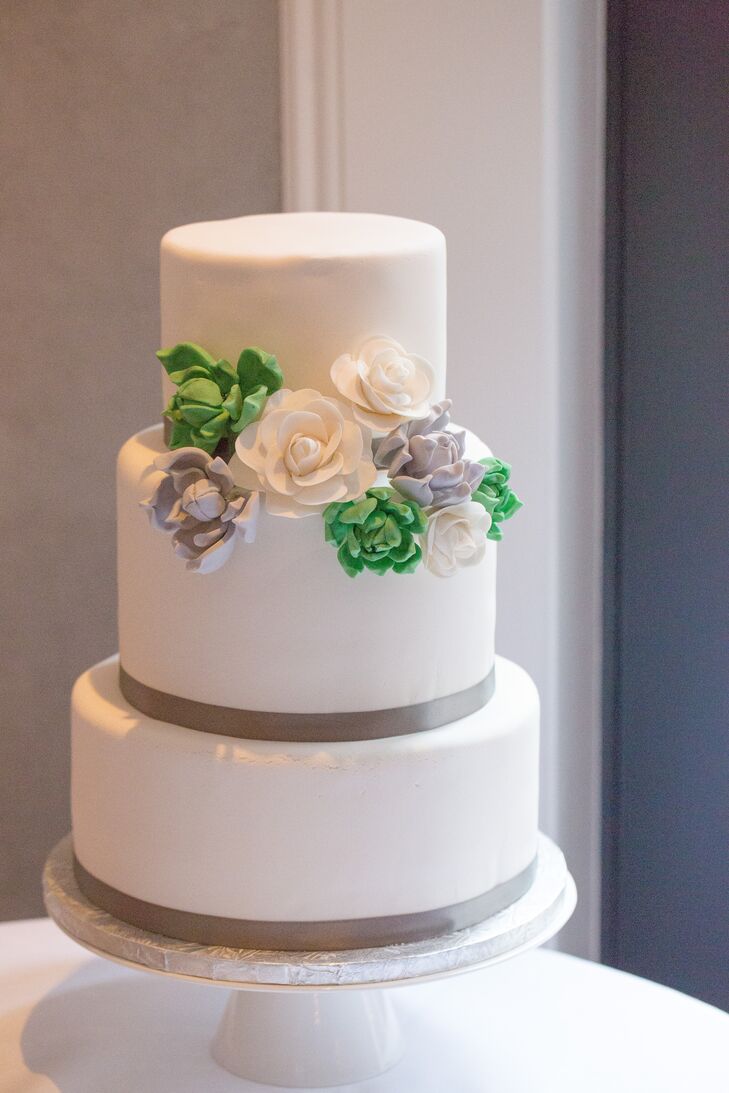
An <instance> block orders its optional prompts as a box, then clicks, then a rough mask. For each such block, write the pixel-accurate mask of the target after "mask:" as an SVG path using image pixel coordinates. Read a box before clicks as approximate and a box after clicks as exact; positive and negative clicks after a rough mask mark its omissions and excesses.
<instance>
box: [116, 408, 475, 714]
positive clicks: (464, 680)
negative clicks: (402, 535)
mask: <svg viewBox="0 0 729 1093" xmlns="http://www.w3.org/2000/svg"><path fill="white" fill-rule="evenodd" d="M165 450H166V449H165V447H164V442H163V439H162V428H161V426H154V427H152V428H150V429H147V430H145V431H144V432H142V433H138V434H137V435H136V436H134V437H132V438H131V440H129V441H128V442H127V443H126V444H125V445H124V447H123V448H122V450H121V453H120V456H119V474H118V486H117V490H118V494H117V495H118V536H119V539H118V544H119V551H118V578H119V645H120V653H121V660H122V663H123V665H124V668H125V669H126V671H127V672H128V673H129V674H130V675H131V676H133V677H134V678H135V679H136V680H138V681H139V682H141V683H144V684H147V685H148V686H150V687H154V688H156V689H157V690H160V691H165V692H167V693H169V694H173V695H178V696H180V697H182V698H189V699H194V700H196V701H199V702H207V703H211V704H214V705H218V706H231V707H235V708H240V709H249V710H271V711H288V712H293V713H330V712H338V711H348V710H373V709H389V708H390V707H394V706H408V705H412V704H415V703H419V702H428V701H430V700H431V699H434V698H441V697H443V696H445V695H450V694H454V693H456V692H458V691H461V690H465V689H466V688H468V687H472V686H473V685H474V684H476V683H478V682H480V681H481V680H482V679H484V677H485V676H487V675H488V673H489V672H490V671H491V668H492V667H493V661H494V625H495V577H496V544H495V543H492V542H488V543H486V547H485V553H484V557H483V559H482V560H481V561H480V562H479V564H478V565H475V566H472V567H468V568H464V569H462V570H461V571H459V572H458V573H457V574H456V576H455V577H453V578H452V579H450V580H443V579H442V578H441V577H438V576H435V575H434V574H432V573H430V572H428V571H427V569H425V568H424V567H421V568H420V569H418V570H417V571H416V572H415V573H413V574H407V575H403V576H396V575H393V574H386V575H385V576H378V575H377V574H374V573H369V572H367V573H363V574H361V575H360V576H358V577H357V578H356V579H355V580H352V579H351V578H349V577H347V576H346V574H345V573H344V572H343V570H342V569H341V567H340V566H339V564H338V563H337V557H336V554H335V552H334V551H333V550H332V547H331V546H330V545H329V544H328V543H326V542H325V540H324V523H323V520H322V519H321V517H320V516H312V517H307V518H305V519H302V520H288V519H285V518H281V517H274V516H267V517H266V519H262V520H260V522H259V527H258V532H257V536H256V541H255V542H254V543H238V544H236V547H235V550H234V551H233V553H232V555H231V557H230V558H229V560H228V561H227V562H226V564H225V566H223V567H222V568H221V569H219V570H217V571H216V572H213V573H207V574H204V575H201V574H199V573H192V572H190V571H189V570H187V569H186V568H185V563H184V561H182V559H180V558H179V557H177V556H176V555H175V554H174V553H173V551H172V550H171V548H170V542H169V539H168V538H167V537H166V536H165V535H162V534H160V533H159V532H158V531H155V530H154V528H152V527H151V526H150V523H149V520H148V518H147V514H146V513H145V512H144V511H143V509H141V508H140V505H139V502H140V501H141V500H142V499H143V498H145V497H146V496H147V495H148V494H149V492H150V486H149V476H150V470H151V468H152V463H153V460H154V458H155V456H156V455H159V454H160V453H161V452H163V451H165ZM469 450H471V451H472V453H473V458H480V457H481V456H483V455H486V454H487V452H488V450H487V449H486V447H485V446H484V445H482V444H480V442H478V441H477V440H476V439H475V438H472V437H470V438H469ZM231 469H232V470H233V473H234V477H235V476H236V475H237V473H238V471H237V469H236V466H235V460H234V461H233V463H231ZM239 469H240V468H239ZM242 469H243V470H245V468H242Z"/></svg>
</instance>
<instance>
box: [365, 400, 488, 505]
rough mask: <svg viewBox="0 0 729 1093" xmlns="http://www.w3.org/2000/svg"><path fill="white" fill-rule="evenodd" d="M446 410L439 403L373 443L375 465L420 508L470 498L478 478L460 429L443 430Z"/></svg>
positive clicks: (480, 472)
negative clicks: (467, 455)
mask: <svg viewBox="0 0 729 1093" xmlns="http://www.w3.org/2000/svg"><path fill="white" fill-rule="evenodd" d="M450 408H451V402H450V399H443V401H442V402H439V403H436V405H435V406H433V407H432V408H431V410H430V412H429V413H428V414H427V415H426V416H425V417H422V418H418V420H417V421H409V422H408V423H407V424H403V425H400V426H398V428H397V429H394V430H393V431H392V432H391V433H388V435H387V436H385V437H383V438H382V440H378V441H375V442H374V444H373V457H374V461H375V466H377V467H379V468H380V469H382V470H387V475H388V478H389V479H390V481H391V482H392V484H393V486H394V487H395V489H396V490H397V491H398V493H401V494H402V496H403V497H407V498H409V499H410V500H411V501H416V502H417V503H418V504H419V505H420V506H421V508H424V509H442V508H444V507H445V506H446V505H457V504H458V503H459V502H461V501H466V500H470V497H471V494H472V493H473V491H474V490H475V489H476V487H477V486H478V485H479V483H480V482H481V479H482V478H483V476H484V468H483V467H482V466H481V464H480V463H475V462H474V461H473V460H471V459H466V458H465V451H466V433H465V430H464V429H457V430H453V431H450V430H446V426H447V425H448V423H449V421H450V413H449V411H450Z"/></svg>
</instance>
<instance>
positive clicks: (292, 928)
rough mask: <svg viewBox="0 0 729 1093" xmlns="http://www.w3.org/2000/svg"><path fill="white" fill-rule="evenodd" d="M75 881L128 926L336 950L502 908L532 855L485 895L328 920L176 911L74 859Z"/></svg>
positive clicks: (456, 923)
mask: <svg viewBox="0 0 729 1093" xmlns="http://www.w3.org/2000/svg"><path fill="white" fill-rule="evenodd" d="M73 866H74V873H75V876H76V882H77V884H78V886H79V888H80V890H81V892H82V893H83V895H84V896H85V897H86V898H87V899H88V900H90V902H91V903H93V904H95V905H96V906H97V907H100V908H101V909H102V910H103V911H106V912H107V913H108V914H110V915H113V916H114V918H118V919H121V920H122V922H126V923H128V924H129V925H131V926H136V927H137V928H138V929H140V930H146V931H147V932H149V933H153V934H161V935H163V936H164V937H170V938H176V939H177V940H179V941H189V942H193V943H194V944H196V945H222V946H225V947H226V948H231V949H265V950H278V951H280V952H336V951H340V950H343V949H370V948H376V947H378V946H381V945H404V944H406V943H408V942H412V941H424V940H425V939H427V938H430V937H437V936H439V935H441V934H449V933H453V932H454V931H456V930H465V929H466V928H467V927H469V926H474V925H475V924H476V923H478V922H483V921H484V919H487V918H490V917H491V915H496V914H498V913H499V911H503V910H504V909H505V908H506V907H508V906H509V905H510V904H512V903H515V902H516V900H518V899H520V898H521V897H522V896H523V895H524V894H525V893H526V892H527V891H528V889H529V888H530V887H531V884H532V882H533V880H534V876H535V874H536V867H537V860H536V858H535V859H534V860H533V861H532V862H531V863H530V864H529V865H528V866H527V867H526V869H524V870H522V872H521V873H518V874H517V876H515V877H512V878H511V879H510V880H507V881H504V882H503V883H502V884H497V885H496V887H495V888H491V889H490V890H489V891H488V892H485V893H484V894H483V895H480V896H476V897H475V898H473V899H468V900H464V901H463V902H462V903H454V904H451V905H450V906H448V907H439V908H436V909H435V910H430V911H414V912H412V913H408V914H398V915H383V916H381V917H375V918H356V919H339V920H333V921H331V922H327V921H322V922H264V921H257V920H256V921H254V920H250V919H239V918H224V917H222V916H220V915H205V914H200V913H198V912H195V911H179V910H175V909H173V908H171V907H162V906H160V905H158V904H156V903H148V902H147V901H146V900H142V899H137V898H136V897H135V896H129V895H127V894H126V893H125V892H121V891H119V889H117V888H113V887H112V886H111V885H109V884H106V883H105V882H104V881H102V880H99V879H98V878H97V877H95V876H93V875H92V874H91V873H89V872H88V871H87V870H86V869H85V868H84V866H83V865H82V864H81V862H80V861H79V860H78V858H76V857H75V855H74V859H73Z"/></svg>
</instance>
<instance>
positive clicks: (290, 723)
mask: <svg viewBox="0 0 729 1093" xmlns="http://www.w3.org/2000/svg"><path fill="white" fill-rule="evenodd" d="M119 687H120V690H121V693H122V694H123V695H124V698H126V700H127V702H128V703H129V704H130V706H134V708H135V709H136V710H139V711H140V713H144V714H146V715H147V716H148V717H153V718H154V719H155V720H156V721H167V722H169V723H170V724H172V725H181V726H183V727H184V728H187V729H197V730H198V731H199V732H210V733H217V734H219V735H220V736H234V737H237V738H238V739H241V740H272V741H273V740H279V741H284V742H287V743H311V744H318V743H320V744H330V743H334V742H336V741H339V742H344V741H349V742H351V741H356V740H382V739H384V738H386V737H389V736H407V735H409V734H410V733H415V732H426V731H427V730H428V729H437V728H439V727H440V726H441V725H447V724H448V723H449V722H451V721H459V720H460V719H461V718H462V717H467V716H468V715H469V714H472V713H475V712H476V710H480V709H481V707H482V706H485V705H486V703H487V702H488V701H489V699H490V698H491V696H492V695H493V693H494V689H495V669H494V668H492V669H491V671H490V672H489V674H488V675H487V676H486V677H485V678H484V679H482V680H480V681H479V682H478V683H475V684H474V685H473V686H472V687H467V688H466V689H465V690H462V691H457V692H456V693H455V694H451V695H444V696H443V697H442V698H433V699H431V700H430V701H429V702H418V703H416V704H414V705H412V706H394V707H393V708H392V709H388V710H351V711H345V712H343V713H281V712H276V711H268V710H239V709H235V708H233V707H232V706H216V705H213V704H211V703H208V702H198V701H196V700H195V699H192V698H182V697H180V696H179V695H173V694H168V693H167V692H166V691H158V690H157V688H156V687H150V686H149V685H148V684H147V683H141V682H140V681H139V680H138V679H135V678H134V676H131V675H129V673H128V672H127V671H126V670H125V669H124V667H123V666H122V665H120V666H119Z"/></svg>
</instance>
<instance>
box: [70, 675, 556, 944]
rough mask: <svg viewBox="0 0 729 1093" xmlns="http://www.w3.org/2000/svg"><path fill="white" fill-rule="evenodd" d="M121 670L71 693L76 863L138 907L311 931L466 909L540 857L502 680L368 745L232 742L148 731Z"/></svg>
mask: <svg viewBox="0 0 729 1093" xmlns="http://www.w3.org/2000/svg"><path fill="white" fill-rule="evenodd" d="M117 671H118V662H117V659H116V658H111V659H110V660H107V661H105V662H103V663H102V664H99V665H97V666H96V667H94V668H92V669H91V670H90V671H88V672H86V673H85V674H84V675H83V676H81V677H80V679H79V680H78V681H77V683H76V686H75V689H74V694H73V769H72V808H73V832H74V844H75V850H76V854H77V856H78V858H79V860H80V862H81V864H82V865H83V866H84V867H85V869H87V870H88V871H89V872H90V873H91V874H93V875H94V876H95V877H97V878H98V879H99V880H101V881H103V882H105V883H106V884H108V885H112V886H113V887H115V888H117V889H119V890H121V891H122V892H125V893H127V894H128V895H131V896H135V897H137V898H138V899H142V900H147V901H149V902H151V903H155V904H160V905H162V906H163V907H170V908H177V909H180V910H184V911H191V912H200V913H204V914H208V915H222V916H232V917H239V918H244V919H255V920H271V921H284V922H285V921H287V920H293V921H310V920H315V921H317V920H336V919H350V918H355V919H356V918H366V917H368V916H379V915H395V914H407V913H412V912H417V911H424V910H429V909H433V908H440V907H444V906H449V905H451V904H455V903H460V902H462V901H464V900H468V899H471V898H473V897H475V896H478V895H480V894H482V893H484V892H487V891H489V890H490V889H491V888H493V887H494V886H496V885H498V884H500V883H503V882H504V881H506V880H508V879H509V878H511V877H514V876H516V875H517V874H518V873H520V872H521V871H522V870H524V869H525V868H526V867H527V866H528V865H529V863H530V862H531V860H532V858H533V857H534V854H535V850H536V840H537V795H538V738H539V729H538V721H539V708H538V697H537V692H536V689H535V687H534V684H533V683H532V681H531V680H530V678H529V676H528V675H527V674H526V673H525V672H524V671H523V670H522V669H521V668H519V667H517V666H516V665H515V664H512V663H511V662H509V661H506V660H503V659H501V658H498V659H497V664H496V691H495V694H494V697H493V698H492V699H491V701H490V702H489V703H488V705H487V706H485V707H483V708H482V709H481V710H479V711H478V712H477V713H475V714H471V715H470V716H468V717H466V718H463V719H462V720H460V721H456V722H453V723H452V724H450V725H446V726H443V727H441V728H438V729H433V730H430V731H428V732H422V733H415V734H413V735H411V736H401V737H394V738H391V739H388V740H374V741H365V742H358V743H336V744H327V745H320V744H281V743H265V742H256V741H245V742H244V741H236V740H231V739H229V738H226V737H220V736H215V735H211V734H208V733H201V732H196V731H194V730H191V729H183V728H180V727H178V726H174V725H169V724H166V723H162V722H158V721H153V720H152V719H150V718H147V717H145V716H144V715H141V714H139V713H138V712H137V711H136V710H135V709H133V708H132V707H131V706H129V705H128V704H127V703H126V702H125V701H124V700H123V698H122V697H121V695H120V693H119V690H118V685H117Z"/></svg>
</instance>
